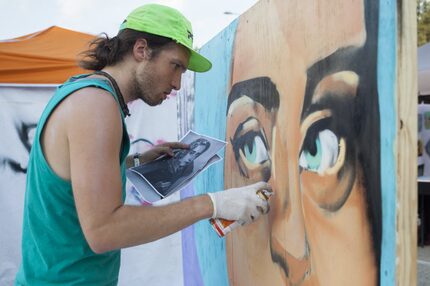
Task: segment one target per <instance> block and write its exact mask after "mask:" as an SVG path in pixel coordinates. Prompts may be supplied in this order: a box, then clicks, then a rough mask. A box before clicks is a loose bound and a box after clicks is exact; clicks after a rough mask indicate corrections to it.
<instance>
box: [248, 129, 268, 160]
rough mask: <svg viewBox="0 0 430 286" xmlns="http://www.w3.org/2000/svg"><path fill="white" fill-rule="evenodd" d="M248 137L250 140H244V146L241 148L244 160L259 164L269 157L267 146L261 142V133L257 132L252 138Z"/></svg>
mask: <svg viewBox="0 0 430 286" xmlns="http://www.w3.org/2000/svg"><path fill="white" fill-rule="evenodd" d="M251 136H254V135H251ZM249 139H250V141H249V142H245V146H243V149H242V151H243V154H244V155H245V158H246V160H248V162H250V163H253V164H260V163H262V162H264V161H266V160H267V159H269V156H268V154H267V148H266V145H265V144H264V142H263V139H262V138H261V135H260V134H258V135H256V136H254V138H249Z"/></svg>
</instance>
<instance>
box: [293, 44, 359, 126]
mask: <svg viewBox="0 0 430 286" xmlns="http://www.w3.org/2000/svg"><path fill="white" fill-rule="evenodd" d="M359 59H362V60H359ZM365 59H366V55H365V54H364V49H363V47H357V46H349V47H345V48H341V49H338V50H336V51H335V52H334V53H332V54H331V55H329V56H327V57H325V58H323V59H321V60H319V61H317V62H316V63H314V64H312V65H311V66H310V67H309V68H308V69H307V70H306V75H307V80H306V88H305V94H304V100H303V110H302V116H301V117H302V120H303V119H304V118H305V117H306V116H307V114H309V111H310V109H313V108H312V106H313V105H314V104H312V98H313V95H314V92H315V88H316V87H317V85H318V83H319V82H320V81H321V80H322V79H323V78H324V77H326V76H327V75H330V74H333V73H336V72H339V71H346V70H348V71H353V72H355V73H356V74H357V75H359V76H360V75H361V74H362V72H361V70H362V69H365V66H366V63H365Z"/></svg>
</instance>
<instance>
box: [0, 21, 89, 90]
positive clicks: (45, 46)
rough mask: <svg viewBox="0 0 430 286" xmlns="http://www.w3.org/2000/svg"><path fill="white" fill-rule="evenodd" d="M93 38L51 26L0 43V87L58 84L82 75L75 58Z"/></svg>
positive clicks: (83, 71) (82, 71)
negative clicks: (4, 85) (2, 84)
mask: <svg viewBox="0 0 430 286" xmlns="http://www.w3.org/2000/svg"><path fill="white" fill-rule="evenodd" d="M94 38H95V36H93V35H89V34H85V33H80V32H76V31H72V30H67V29H63V28H60V27H57V26H52V27H50V28H48V29H46V30H43V31H40V32H36V33H33V34H29V35H25V36H22V37H19V38H15V39H10V40H4V41H0V83H13V84H60V83H63V82H64V81H65V80H67V79H68V78H69V77H70V76H72V75H74V74H79V73H85V72H88V71H85V70H83V69H81V68H79V67H78V66H77V56H78V54H79V53H80V52H82V51H84V50H86V49H87V48H88V47H89V45H88V44H89V42H90V41H91V40H93V39H94Z"/></svg>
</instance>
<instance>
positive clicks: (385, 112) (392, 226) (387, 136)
mask: <svg viewBox="0 0 430 286" xmlns="http://www.w3.org/2000/svg"><path fill="white" fill-rule="evenodd" d="M379 11H380V12H379V13H380V15H379V37H378V94H379V112H380V124H381V128H380V130H381V139H380V140H381V163H382V164H381V193H382V248H381V275H380V279H381V280H380V281H381V285H395V273H396V264H395V261H396V196H397V193H396V190H397V185H396V183H397V182H396V173H397V172H396V170H397V162H396V154H395V152H394V151H395V149H394V144H395V140H396V130H397V126H396V124H397V110H396V97H395V94H396V90H395V81H396V66H397V63H396V60H397V57H396V47H397V29H396V27H397V4H396V1H394V0H380V9H379Z"/></svg>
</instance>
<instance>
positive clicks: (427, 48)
mask: <svg viewBox="0 0 430 286" xmlns="http://www.w3.org/2000/svg"><path fill="white" fill-rule="evenodd" d="M417 58H418V64H417V66H418V95H419V96H423V95H430V43H427V44H425V45H423V46H421V47H419V48H418V55H417Z"/></svg>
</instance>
